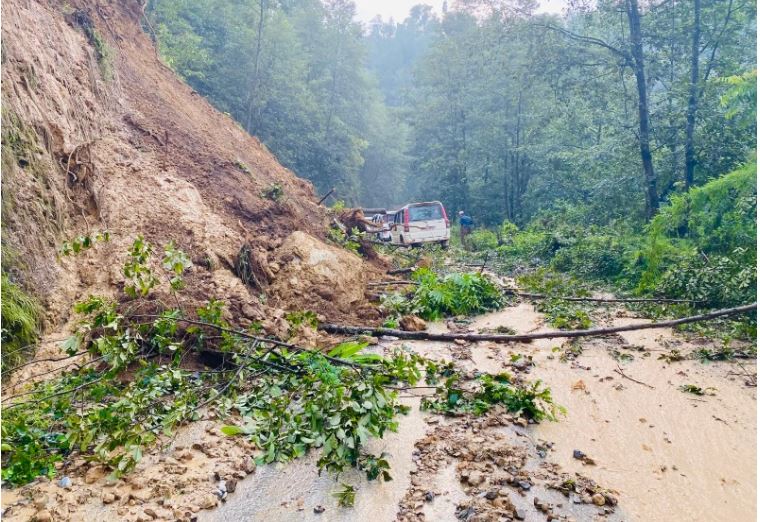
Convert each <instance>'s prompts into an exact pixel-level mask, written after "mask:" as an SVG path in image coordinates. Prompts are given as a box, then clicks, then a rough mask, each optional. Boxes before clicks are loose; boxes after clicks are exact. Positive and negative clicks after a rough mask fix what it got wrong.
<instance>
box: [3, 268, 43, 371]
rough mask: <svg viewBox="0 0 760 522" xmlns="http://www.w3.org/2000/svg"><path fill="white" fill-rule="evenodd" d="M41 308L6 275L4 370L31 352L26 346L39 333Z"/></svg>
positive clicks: (4, 293)
mask: <svg viewBox="0 0 760 522" xmlns="http://www.w3.org/2000/svg"><path fill="white" fill-rule="evenodd" d="M40 312H41V311H40V307H39V305H38V304H37V301H35V299H34V298H33V297H32V296H30V295H29V294H28V293H26V292H25V291H24V289H23V288H21V286H19V285H18V284H16V283H14V282H13V281H11V279H10V277H9V276H8V274H7V273H5V272H3V274H2V343H3V349H2V371H3V373H4V374H5V373H6V369H7V368H12V367H13V366H16V365H17V364H19V363H20V362H21V361H22V360H24V359H25V358H26V355H27V354H28V353H30V350H27V349H26V347H27V346H29V345H32V344H34V342H35V341H36V340H37V337H38V336H39V327H40Z"/></svg>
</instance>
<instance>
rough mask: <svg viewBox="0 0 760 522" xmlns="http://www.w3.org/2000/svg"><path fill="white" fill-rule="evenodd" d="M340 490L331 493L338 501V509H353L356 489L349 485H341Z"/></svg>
mask: <svg viewBox="0 0 760 522" xmlns="http://www.w3.org/2000/svg"><path fill="white" fill-rule="evenodd" d="M341 486H342V489H340V490H338V491H336V492H335V493H333V496H334V497H335V498H337V499H338V505H339V506H340V507H353V506H354V502H355V501H356V488H355V487H354V486H352V485H350V484H346V483H342V484H341Z"/></svg>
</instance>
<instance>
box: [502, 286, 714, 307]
mask: <svg viewBox="0 0 760 522" xmlns="http://www.w3.org/2000/svg"><path fill="white" fill-rule="evenodd" d="M503 290H504V293H505V294H510V295H516V296H518V297H525V298H527V299H559V300H561V301H588V302H592V303H690V304H699V303H704V302H705V301H704V300H700V301H697V300H694V299H669V298H667V297H572V296H557V295H544V294H530V293H525V292H520V291H519V290H516V289H513V288H503Z"/></svg>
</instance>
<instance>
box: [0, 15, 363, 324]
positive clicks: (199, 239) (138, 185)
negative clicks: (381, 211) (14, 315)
mask: <svg viewBox="0 0 760 522" xmlns="http://www.w3.org/2000/svg"><path fill="white" fill-rule="evenodd" d="M2 15H3V24H2V37H3V83H2V102H3V127H4V128H3V167H4V168H3V175H4V176H3V207H4V212H3V214H4V216H3V218H4V219H3V226H4V238H3V241H4V245H6V246H7V247H8V248H9V250H11V251H13V252H15V253H16V257H17V259H19V260H20V261H21V262H19V263H17V265H16V268H15V269H14V272H15V273H14V277H15V279H17V280H20V281H21V282H22V283H24V285H25V286H26V288H27V289H29V290H30V291H32V293H34V294H35V295H36V296H37V297H38V298H39V299H40V300H41V301H42V303H43V306H44V308H45V310H46V313H47V321H46V322H47V326H48V330H50V329H51V328H54V327H55V326H56V325H60V324H62V323H63V322H65V320H66V319H67V314H68V310H69V309H70V305H71V303H72V302H73V301H74V300H76V299H79V298H81V297H86V296H87V295H88V294H91V293H98V294H106V295H107V294H109V293H113V292H114V290H115V289H116V288H117V287H118V285H119V284H121V282H122V276H121V266H122V264H123V261H124V258H125V254H126V252H127V250H128V248H129V245H130V244H131V243H132V241H133V240H134V238H135V237H136V236H137V235H138V234H142V235H144V237H145V239H146V240H147V241H149V242H151V243H152V244H154V245H155V247H156V249H157V250H159V249H160V248H161V246H163V245H164V244H166V243H167V242H169V241H174V243H175V244H176V245H177V246H178V248H180V249H182V250H184V251H186V252H187V253H188V254H189V255H190V257H191V258H192V260H193V262H194V267H193V268H192V270H191V273H190V274H189V275H188V277H187V278H186V282H187V288H188V293H189V294H190V295H189V297H188V299H190V300H192V302H193V303H194V302H196V301H197V302H198V303H201V302H204V301H206V300H208V299H210V298H215V299H222V300H224V301H226V302H227V303H229V309H230V313H231V314H232V315H233V316H235V317H246V318H248V319H249V320H260V319H264V318H265V317H266V316H267V314H268V311H267V308H268V307H271V306H277V307H281V308H292V309H305V308H307V307H308V306H309V305H316V304H318V305H319V307H320V310H319V311H320V312H321V313H322V314H324V315H325V316H327V317H333V318H334V317H336V316H344V315H350V314H352V313H354V311H355V310H360V309H361V308H362V304H363V301H364V294H363V292H364V287H365V283H366V277H367V276H366V275H365V274H366V273H367V272H368V271H369V272H370V273H371V272H372V267H370V266H368V265H366V264H365V263H363V262H362V261H361V260H360V259H359V258H358V257H357V256H355V255H354V254H352V253H350V252H348V251H345V250H343V249H340V248H334V247H332V246H328V245H327V244H326V243H325V242H324V241H323V239H324V238H325V237H326V230H327V227H328V225H329V219H328V218H327V215H326V212H325V210H324V209H323V208H321V207H319V206H318V205H317V199H318V198H317V197H315V195H314V192H313V187H312V186H311V185H310V184H309V183H308V182H306V181H304V180H301V179H298V178H297V177H296V176H295V175H293V174H292V173H291V172H290V171H288V170H287V169H285V168H284V167H282V166H281V165H280V164H279V163H278V162H277V160H276V159H275V158H274V156H272V154H270V153H269V152H268V151H267V150H266V148H265V147H264V146H263V145H262V144H261V143H260V142H259V141H258V140H256V139H255V138H252V137H251V136H249V135H248V134H247V133H245V132H244V131H243V130H242V129H241V128H240V127H239V126H238V125H237V124H236V123H235V122H234V121H233V120H232V119H231V118H230V117H228V116H226V115H223V114H221V113H219V112H218V111H217V110H215V109H214V108H213V107H211V105H209V103H207V102H206V100H205V99H203V98H202V97H201V96H199V95H198V94H197V93H196V92H194V91H193V90H192V89H191V88H190V87H188V86H187V85H185V84H184V83H182V81H181V80H180V79H179V78H177V77H176V76H175V74H174V73H173V72H172V71H171V70H169V69H168V68H167V67H166V66H165V65H164V64H162V63H161V61H160V60H159V59H158V57H157V54H156V50H155V48H154V46H153V43H152V42H151V39H150V38H149V36H147V35H146V32H145V31H144V30H143V25H145V27H148V26H147V24H146V20H145V17H144V13H143V11H142V7H141V3H140V2H138V1H137V0H126V1H115V0H113V1H107V2H92V1H84V0H74V1H67V2H63V1H55V0H51V1H47V2H46V1H43V0H40V1H27V0H8V1H6V2H3V5H2ZM273 188H275V189H276V190H272V189H273ZM272 194H277V197H273V196H272ZM280 194H281V196H280ZM104 229H107V230H109V231H110V232H111V237H112V239H111V241H110V242H109V243H104V244H102V245H99V246H97V247H95V248H92V249H90V250H88V251H86V252H84V253H82V254H80V255H78V256H75V257H70V258H59V257H58V256H57V249H58V247H59V246H60V245H61V243H62V242H63V241H64V240H66V239H69V238H72V237H76V236H79V235H84V234H88V233H92V232H94V231H97V230H104ZM295 231H299V232H298V234H299V236H293V233H294V232H295ZM294 242H297V243H298V246H297V249H299V251H300V253H301V254H303V255H300V257H301V258H302V259H306V261H305V262H304V263H302V264H301V266H302V267H306V268H308V267H311V266H312V265H311V264H310V263H309V261H308V260H309V259H318V258H329V259H330V260H331V261H330V264H331V266H334V267H337V266H340V267H342V270H341V277H339V278H338V279H334V278H333V279H332V284H330V285H327V284H326V283H327V282H328V279H330V278H331V276H330V275H326V274H324V273H322V272H320V270H316V269H315V270H312V269H303V270H299V269H297V268H294V267H292V266H290V265H289V263H290V262H291V261H292V260H293V258H294V256H293V244H294ZM306 249H308V250H309V252H308V253H304V252H305V250H306ZM242 252H244V253H245V255H246V256H248V257H249V258H250V259H252V260H253V261H254V265H255V266H256V267H257V268H258V271H257V273H258V276H259V277H257V278H254V279H255V280H253V281H252V280H249V281H246V282H245V283H244V282H243V281H241V279H240V278H239V277H238V276H237V273H238V272H239V270H238V268H239V267H238V264H239V260H240V255H241V253H242ZM297 257H298V256H297ZM333 272H334V270H333ZM293 281H296V284H294V283H293ZM293 286H296V287H297V292H291V291H290V288H291V287H293ZM328 287H329V288H328ZM268 297H273V298H274V300H273V301H272V302H271V303H269V302H268V301H267V298H268ZM262 303H264V304H262Z"/></svg>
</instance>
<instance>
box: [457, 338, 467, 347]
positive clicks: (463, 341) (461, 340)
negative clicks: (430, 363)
mask: <svg viewBox="0 0 760 522" xmlns="http://www.w3.org/2000/svg"><path fill="white" fill-rule="evenodd" d="M454 344H456V345H458V346H464V345H465V344H467V341H465V340H464V339H454Z"/></svg>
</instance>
